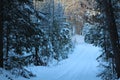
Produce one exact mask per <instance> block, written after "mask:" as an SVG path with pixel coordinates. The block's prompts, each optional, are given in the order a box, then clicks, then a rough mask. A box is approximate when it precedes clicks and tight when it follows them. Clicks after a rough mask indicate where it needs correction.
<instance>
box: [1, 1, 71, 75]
mask: <svg viewBox="0 0 120 80" xmlns="http://www.w3.org/2000/svg"><path fill="white" fill-rule="evenodd" d="M1 4H4V5H2V6H1V15H0V17H1V19H2V20H0V21H1V26H0V28H1V31H2V34H1V35H0V36H1V45H2V47H1V49H0V52H1V53H0V60H1V62H0V67H3V68H5V69H7V70H11V69H14V68H19V69H22V71H23V72H21V73H25V72H24V71H26V70H25V69H24V68H23V67H24V66H27V65H30V64H33V65H36V66H41V65H42V66H46V65H49V63H50V62H52V61H53V60H56V61H60V60H62V59H66V58H67V57H68V53H69V51H71V50H72V44H71V37H70V36H71V34H70V32H71V29H70V27H69V25H68V23H67V22H66V21H65V20H64V19H63V18H64V16H65V15H64V14H63V13H64V10H63V9H62V8H63V6H62V5H61V4H60V3H59V4H56V5H57V6H56V7H58V8H57V9H56V10H55V11H56V13H55V14H56V15H53V14H54V12H55V11H53V13H52V12H51V11H50V13H47V14H44V13H42V12H40V11H37V10H36V9H35V7H34V6H33V1H32V0H2V1H1V3H0V5H1ZM58 9H59V10H61V12H62V13H61V14H60V13H59V10H58ZM52 10H53V9H52ZM48 16H50V17H54V18H51V19H49V17H48ZM23 76H25V77H26V75H23ZM29 76H30V74H29ZM29 76H27V77H29Z"/></svg>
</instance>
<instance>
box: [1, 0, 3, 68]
mask: <svg viewBox="0 0 120 80" xmlns="http://www.w3.org/2000/svg"><path fill="white" fill-rule="evenodd" d="M2 7H3V3H2V0H1V2H0V67H3V24H2V23H3V17H2Z"/></svg>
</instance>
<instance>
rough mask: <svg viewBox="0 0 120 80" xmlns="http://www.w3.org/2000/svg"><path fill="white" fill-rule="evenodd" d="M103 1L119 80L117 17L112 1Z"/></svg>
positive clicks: (119, 55)
mask: <svg viewBox="0 0 120 80" xmlns="http://www.w3.org/2000/svg"><path fill="white" fill-rule="evenodd" d="M103 1H104V6H105V13H106V22H107V25H108V30H109V33H110V40H111V44H112V49H113V53H114V58H115V65H116V67H115V70H116V73H117V77H118V78H119V77H120V47H119V37H118V31H117V26H116V23H115V17H114V13H113V7H112V3H111V0H103Z"/></svg>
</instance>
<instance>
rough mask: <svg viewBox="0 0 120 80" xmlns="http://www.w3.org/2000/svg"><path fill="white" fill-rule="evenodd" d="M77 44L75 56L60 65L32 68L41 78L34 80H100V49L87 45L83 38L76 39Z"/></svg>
mask: <svg viewBox="0 0 120 80" xmlns="http://www.w3.org/2000/svg"><path fill="white" fill-rule="evenodd" d="M79 40H81V41H79ZM75 43H77V45H76V46H75V49H74V52H73V54H71V55H70V56H69V58H68V59H66V60H64V61H61V62H60V63H59V64H60V65H57V66H54V67H35V68H33V67H31V70H32V71H33V72H34V73H36V74H37V76H38V77H39V79H34V80H100V79H99V78H98V77H96V75H97V73H98V68H97V65H98V63H97V61H96V58H97V57H98V55H100V51H99V50H100V49H99V48H98V47H94V46H92V45H90V44H86V43H85V42H84V41H83V37H81V36H77V37H76V41H75ZM33 69H34V70H33Z"/></svg>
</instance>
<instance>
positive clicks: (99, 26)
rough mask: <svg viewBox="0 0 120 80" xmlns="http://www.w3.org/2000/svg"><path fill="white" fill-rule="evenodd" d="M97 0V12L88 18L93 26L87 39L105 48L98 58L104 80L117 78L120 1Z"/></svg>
mask: <svg viewBox="0 0 120 80" xmlns="http://www.w3.org/2000/svg"><path fill="white" fill-rule="evenodd" d="M95 1H96V6H94V7H95V8H94V10H95V11H96V12H97V14H96V15H93V16H90V18H88V20H89V22H88V23H89V25H91V28H90V29H89V32H88V33H86V35H85V41H86V42H88V43H92V44H94V45H95V46H100V47H101V48H102V49H103V50H102V52H103V54H101V55H100V56H99V57H98V60H99V61H100V67H104V70H103V71H102V72H101V73H100V74H99V75H98V76H100V77H101V78H102V79H103V80H115V79H116V78H119V77H120V6H119V4H120V1H119V0H95Z"/></svg>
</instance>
